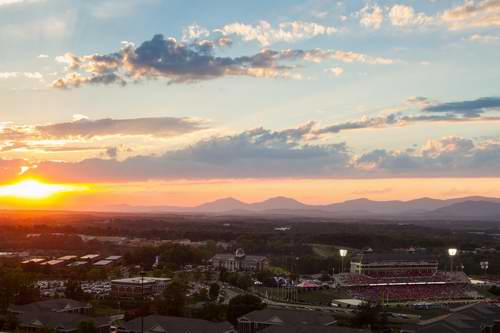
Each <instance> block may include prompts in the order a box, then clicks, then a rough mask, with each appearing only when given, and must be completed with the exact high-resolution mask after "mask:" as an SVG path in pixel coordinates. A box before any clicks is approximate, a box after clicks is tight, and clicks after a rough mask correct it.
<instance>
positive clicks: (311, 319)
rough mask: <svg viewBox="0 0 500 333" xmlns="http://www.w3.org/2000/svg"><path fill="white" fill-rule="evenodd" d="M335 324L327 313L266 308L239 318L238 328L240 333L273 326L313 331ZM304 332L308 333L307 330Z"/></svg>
mask: <svg viewBox="0 0 500 333" xmlns="http://www.w3.org/2000/svg"><path fill="white" fill-rule="evenodd" d="M335 323H336V320H335V318H334V317H333V316H332V314H330V313H326V312H317V311H309V310H285V309H275V308H265V309H263V310H257V311H253V312H250V313H247V314H246V315H244V316H241V317H240V318H238V325H237V328H238V332H239V333H255V332H260V331H262V330H264V329H268V328H269V327H271V326H280V327H308V328H311V330H312V328H313V327H316V328H317V327H330V326H333V325H335ZM271 331H272V330H271ZM271 331H270V332H271ZM287 332H288V331H287ZM297 332H301V331H300V330H299V331H297ZM304 332H308V331H307V329H306V330H305V331H304ZM332 332H335V331H332ZM340 332H341V331H340Z"/></svg>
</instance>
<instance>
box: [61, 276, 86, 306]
mask: <svg viewBox="0 0 500 333" xmlns="http://www.w3.org/2000/svg"><path fill="white" fill-rule="evenodd" d="M64 295H66V297H67V298H71V299H76V300H78V301H80V300H83V299H84V298H85V293H84V292H83V290H82V286H81V284H80V281H77V280H68V281H66V289H65V291H64Z"/></svg>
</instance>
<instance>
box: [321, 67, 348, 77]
mask: <svg viewBox="0 0 500 333" xmlns="http://www.w3.org/2000/svg"><path fill="white" fill-rule="evenodd" d="M325 72H326V73H328V74H331V75H333V76H335V77H339V76H341V75H342V74H343V73H344V70H343V69H342V68H341V67H330V68H327V69H325Z"/></svg>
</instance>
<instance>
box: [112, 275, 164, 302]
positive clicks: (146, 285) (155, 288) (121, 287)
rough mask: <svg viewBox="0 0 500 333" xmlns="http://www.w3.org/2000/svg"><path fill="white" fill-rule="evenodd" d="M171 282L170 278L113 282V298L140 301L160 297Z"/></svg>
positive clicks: (138, 278)
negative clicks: (144, 298)
mask: <svg viewBox="0 0 500 333" xmlns="http://www.w3.org/2000/svg"><path fill="white" fill-rule="evenodd" d="M170 281H171V279H169V278H155V277H144V278H142V277H134V278H127V279H118V280H112V281H111V296H112V297H113V298H122V299H140V298H141V297H142V296H144V297H150V296H155V295H159V294H161V293H162V292H163V290H164V289H165V288H166V287H167V285H168V283H169V282H170Z"/></svg>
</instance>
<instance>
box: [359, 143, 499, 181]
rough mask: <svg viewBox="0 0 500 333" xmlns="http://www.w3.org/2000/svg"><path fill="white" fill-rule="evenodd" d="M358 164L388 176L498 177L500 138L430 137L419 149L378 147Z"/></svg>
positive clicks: (374, 173)
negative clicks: (475, 140) (482, 139)
mask: <svg viewBox="0 0 500 333" xmlns="http://www.w3.org/2000/svg"><path fill="white" fill-rule="evenodd" d="M356 165H357V167H358V168H359V169H361V170H366V171H368V174H372V175H379V176H383V175H386V176H388V177H398V176H401V177H403V176H404V177H406V176H409V177H488V176H490V177H498V176H499V175H500V169H499V168H498V165H500V142H497V141H485V142H479V143H477V142H474V141H473V140H470V139H465V138H459V137H445V138H442V139H440V140H429V141H428V142H427V143H426V145H424V146H423V147H421V148H420V149H418V150H414V149H408V150H406V151H388V150H385V149H378V150H374V151H372V152H369V153H366V154H363V155H362V156H360V157H359V158H358V159H357V160H356Z"/></svg>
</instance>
